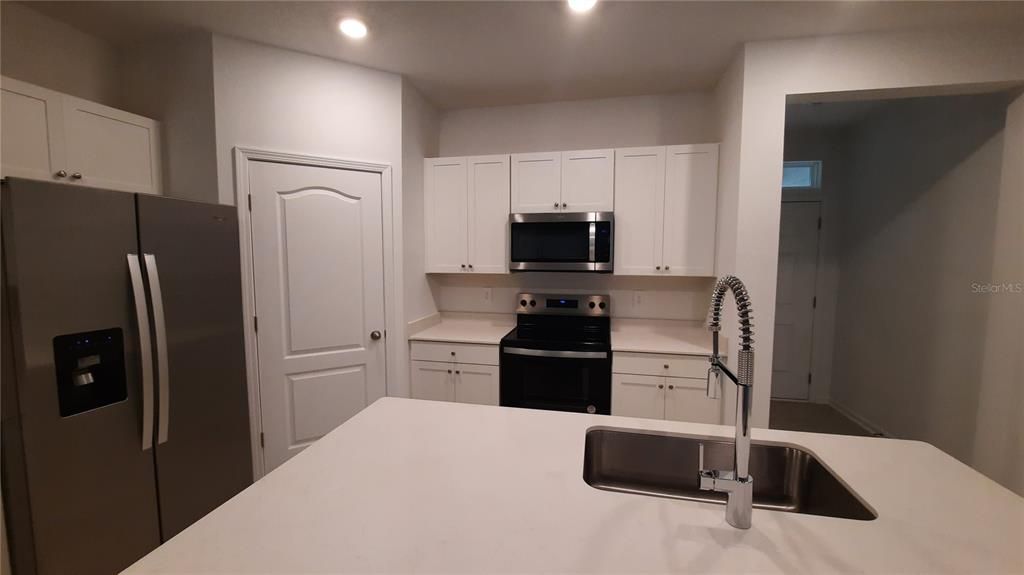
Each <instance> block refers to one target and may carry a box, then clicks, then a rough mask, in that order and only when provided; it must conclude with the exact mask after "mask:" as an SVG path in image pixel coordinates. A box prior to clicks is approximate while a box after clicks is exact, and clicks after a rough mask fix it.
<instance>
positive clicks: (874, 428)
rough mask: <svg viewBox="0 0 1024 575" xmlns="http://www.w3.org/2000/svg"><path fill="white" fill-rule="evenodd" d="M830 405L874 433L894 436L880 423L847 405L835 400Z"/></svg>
mask: <svg viewBox="0 0 1024 575" xmlns="http://www.w3.org/2000/svg"><path fill="white" fill-rule="evenodd" d="M829 405H831V406H832V407H833V408H834V409H835V410H836V411H838V412H839V413H842V414H843V415H845V416H846V417H848V418H850V419H851V420H853V422H854V423H856V424H857V425H859V426H861V427H863V428H864V429H866V430H868V431H869V432H871V433H872V434H874V435H880V436H882V437H892V434H891V433H889V432H888V431H886V430H885V429H883V428H882V426H881V425H878V424H877V423H875V422H873V421H870V420H868V419H865V418H864V417H862V416H860V415H858V414H857V413H855V412H854V411H852V410H851V409H850V408H848V407H846V406H845V405H843V404H841V403H839V402H837V401H834V400H833V401H830V402H829Z"/></svg>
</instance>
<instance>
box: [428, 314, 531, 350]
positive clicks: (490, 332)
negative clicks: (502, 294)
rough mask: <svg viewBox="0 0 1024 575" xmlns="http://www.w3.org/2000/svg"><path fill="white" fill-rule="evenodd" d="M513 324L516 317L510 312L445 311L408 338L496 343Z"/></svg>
mask: <svg viewBox="0 0 1024 575" xmlns="http://www.w3.org/2000/svg"><path fill="white" fill-rule="evenodd" d="M515 326H516V319H515V316H514V315H512V314H497V313H452V314H448V313H445V314H442V315H441V317H440V321H438V322H437V323H435V324H434V325H432V326H430V327H428V328H426V329H423V330H421V331H418V332H416V333H413V334H412V335H410V336H409V340H410V341H441V342H447V343H476V344H487V345H498V344H499V343H501V338H503V337H505V334H507V333H508V332H509V331H510V330H511V329H512V328H513V327H515Z"/></svg>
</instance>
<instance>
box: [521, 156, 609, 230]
mask: <svg viewBox="0 0 1024 575" xmlns="http://www.w3.org/2000/svg"><path fill="white" fill-rule="evenodd" d="M614 182H615V151H614V150H580V151H574V152H544V153H538V154H512V211H513V212H514V213H518V214H531V213H540V212H544V213H547V212H610V211H612V207H613V206H614V201H615V191H614V190H615V188H614Z"/></svg>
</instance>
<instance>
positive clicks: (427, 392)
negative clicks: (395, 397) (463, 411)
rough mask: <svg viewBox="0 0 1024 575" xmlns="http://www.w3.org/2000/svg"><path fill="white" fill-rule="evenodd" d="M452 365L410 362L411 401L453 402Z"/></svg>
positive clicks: (453, 376)
mask: <svg viewBox="0 0 1024 575" xmlns="http://www.w3.org/2000/svg"><path fill="white" fill-rule="evenodd" d="M454 371H455V367H454V364H451V363H442V362H439V361H414V362H412V381H410V387H411V388H412V398H413V399H432V400H434V401H455V379H454V378H455V374H454V373H453V372H454Z"/></svg>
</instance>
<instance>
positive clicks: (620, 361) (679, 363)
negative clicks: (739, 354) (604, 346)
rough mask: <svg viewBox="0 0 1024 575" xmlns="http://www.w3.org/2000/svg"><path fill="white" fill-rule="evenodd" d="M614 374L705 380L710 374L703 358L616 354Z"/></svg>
mask: <svg viewBox="0 0 1024 575" xmlns="http://www.w3.org/2000/svg"><path fill="white" fill-rule="evenodd" d="M612 372H613V373H632V374H637V375H666V376H669V377H689V378H700V379H702V380H703V379H704V378H705V377H706V376H707V373H708V361H707V359H705V358H703V357H699V356H689V355H665V354H659V353H627V352H616V353H614V354H612Z"/></svg>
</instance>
